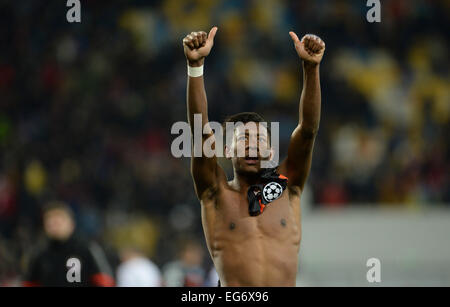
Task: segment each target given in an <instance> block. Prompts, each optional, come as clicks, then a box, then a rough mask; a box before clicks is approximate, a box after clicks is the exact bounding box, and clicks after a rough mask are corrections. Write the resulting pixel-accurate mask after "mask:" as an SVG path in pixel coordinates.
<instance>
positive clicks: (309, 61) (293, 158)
mask: <svg viewBox="0 0 450 307" xmlns="http://www.w3.org/2000/svg"><path fill="white" fill-rule="evenodd" d="M289 35H290V36H291V38H292V40H293V41H294V45H295V50H296V51H297V54H298V56H299V57H300V58H301V59H302V60H303V90H302V94H301V98H300V106H299V118H298V126H297V128H296V129H295V130H294V132H293V133H292V136H291V141H290V144H289V149H288V157H287V159H286V161H285V162H283V164H282V165H281V168H282V171H284V172H286V174H287V176H288V178H289V186H291V187H297V188H300V190H302V189H303V186H304V184H305V181H306V178H307V177H308V174H309V171H310V168H311V159H312V151H313V146H314V140H315V137H316V134H317V131H318V129H319V121H320V103H321V95H320V76H319V65H320V62H321V60H322V57H323V54H324V52H325V43H324V42H323V41H322V40H321V39H320V38H319V37H317V36H315V35H311V34H308V35H305V36H304V37H303V38H302V40H299V38H298V37H297V35H296V34H295V33H294V32H289Z"/></svg>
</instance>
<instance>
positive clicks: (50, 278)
mask: <svg viewBox="0 0 450 307" xmlns="http://www.w3.org/2000/svg"><path fill="white" fill-rule="evenodd" d="M43 223H44V230H45V234H46V236H47V238H48V240H47V244H46V246H45V247H43V248H42V249H40V250H38V251H37V252H36V254H35V255H34V256H33V257H32V259H31V260H30V262H29V265H28V270H27V274H26V278H25V281H24V285H25V286H53V287H54V286H75V287H78V286H103V287H104V286H113V285H114V279H113V274H112V271H111V268H110V265H109V263H108V260H107V258H106V256H105V254H104V252H103V251H102V249H101V248H100V246H99V245H97V244H95V243H94V242H87V241H84V240H81V239H80V238H78V237H76V235H75V234H74V231H75V221H74V219H73V216H72V212H71V210H70V208H69V207H68V206H67V205H66V204H64V203H62V202H51V203H49V204H48V205H47V207H46V208H45V210H44V213H43ZM71 258H76V259H78V261H79V264H81V266H78V270H79V271H78V272H77V273H74V274H79V275H80V277H81V278H80V280H79V281H76V282H71V281H69V280H68V277H67V276H68V270H69V267H68V266H70V267H71V266H72V265H68V260H69V259H71Z"/></svg>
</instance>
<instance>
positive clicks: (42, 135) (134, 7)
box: [0, 0, 450, 284]
mask: <svg viewBox="0 0 450 307" xmlns="http://www.w3.org/2000/svg"><path fill="white" fill-rule="evenodd" d="M81 2H82V20H81V23H73V24H70V23H68V22H67V21H66V12H67V10H68V8H67V7H66V6H65V1H7V0H6V1H5V0H0V46H1V47H0V284H1V283H2V282H4V283H6V282H7V281H8V280H14V279H20V278H21V276H22V274H23V272H24V270H25V269H26V266H27V265H26V263H27V255H29V253H30V251H32V250H33V248H35V245H36V244H37V243H38V242H40V240H42V231H41V229H42V222H41V208H42V206H43V205H44V203H45V202H46V201H48V200H63V201H65V202H67V203H68V204H69V205H70V206H71V208H72V210H73V211H74V213H75V216H76V221H77V229H78V232H80V233H81V234H82V235H84V236H86V237H88V238H91V239H94V240H97V241H99V242H101V243H102V244H103V245H104V246H106V250H111V252H110V253H111V255H112V256H111V259H113V260H111V262H112V263H113V265H114V267H117V264H118V263H119V262H120V260H119V257H118V256H115V254H117V251H119V250H120V249H121V248H124V247H125V246H129V245H130V244H132V245H134V246H137V247H139V249H140V250H142V251H143V252H144V254H145V255H146V257H149V258H150V259H152V260H153V261H154V262H155V263H156V264H157V265H158V266H159V267H163V266H164V265H165V264H166V263H168V262H170V261H172V260H174V259H175V258H176V257H177V254H178V253H177V252H178V251H179V250H180V245H179V244H180V243H179V242H182V241H183V240H185V239H191V238H195V239H196V240H198V241H199V242H202V243H201V244H202V248H203V250H204V252H205V253H204V254H203V260H202V266H203V267H204V269H205V271H206V272H207V271H208V270H209V268H211V265H212V263H211V261H210V260H209V257H208V255H207V253H206V247H205V244H204V243H203V242H204V240H203V233H202V228H201V220H200V207H199V204H198V201H197V199H196V197H195V194H194V189H193V185H192V181H191V178H190V173H189V159H175V158H173V157H172V155H171V153H170V144H171V141H172V140H173V139H174V138H175V136H173V135H171V134H170V128H171V126H172V125H173V124H174V123H175V122H177V121H185V120H186V106H185V90H186V62H185V59H184V55H183V51H182V43H181V39H182V38H183V37H184V35H186V34H187V33H189V32H191V31H196V30H205V31H208V30H209V29H210V27H212V26H213V25H217V26H218V27H219V32H218V34H217V36H216V42H215V46H214V48H213V51H212V52H211V55H210V56H209V57H208V59H207V60H206V64H205V80H206V87H207V94H208V98H209V115H210V119H211V120H215V121H222V120H223V119H224V118H225V117H226V116H227V115H230V114H232V113H237V112H241V111H255V112H259V113H261V114H262V115H263V116H264V117H265V118H267V119H268V120H269V121H278V122H280V133H281V135H280V145H281V153H280V157H283V156H284V153H285V152H286V145H287V142H288V140H289V136H290V133H291V132H292V130H293V128H294V127H295V125H296V119H297V110H298V101H299V98H300V91H301V79H302V78H301V64H300V61H299V59H298V57H297V56H296V54H295V51H294V48H293V45H292V42H291V41H290V38H289V35H288V31H289V30H294V31H296V32H297V33H298V34H299V36H300V35H303V34H306V33H314V34H317V35H319V36H320V37H321V38H323V40H324V41H325V42H326V45H327V50H326V54H325V57H324V61H323V64H322V67H321V81H322V119H321V128H320V132H319V136H318V139H317V141H316V145H315V152H314V158H313V166H312V171H311V175H310V177H309V180H308V186H309V189H310V190H311V191H312V196H313V203H314V205H315V206H334V207H336V206H344V205H348V204H350V205H351V204H352V203H354V204H355V205H356V204H361V203H372V204H380V206H381V204H383V205H390V204H391V205H397V206H414V205H417V204H419V203H429V204H431V205H432V204H437V203H447V204H448V203H450V188H449V175H448V174H449V173H450V172H449V171H450V164H449V161H450V159H449V149H448V143H449V142H448V140H449V139H448V134H447V133H448V131H449V117H450V90H449V88H450V87H449V85H450V84H449V83H450V78H449V57H448V15H449V11H450V5H449V2H448V1H438V0H436V1H425V0H423V1H419V0H410V1H406V0H399V1H382V17H381V23H379V24H370V23H368V22H367V21H366V12H367V10H368V8H367V7H366V5H365V4H366V1H317V0H315V1H313V0H308V1H288V0H284V1H275V0H265V1H256V0H253V1H223V0H187V1H179V0H165V1H142V0H141V1H138V0H135V1H119V0H113V1H108V2H105V1H94V0H90V1H81ZM446 135H447V136H446ZM225 167H226V168H227V170H228V171H229V167H230V166H229V165H226V166H225ZM185 234H189V235H188V236H185ZM185 237H188V238H185Z"/></svg>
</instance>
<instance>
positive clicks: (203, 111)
mask: <svg viewBox="0 0 450 307" xmlns="http://www.w3.org/2000/svg"><path fill="white" fill-rule="evenodd" d="M216 32H217V28H216V27H214V28H212V29H211V31H210V32H209V34H206V32H203V31H199V32H192V33H191V34H189V35H187V36H186V37H185V38H184V39H183V47H184V54H185V56H186V60H187V64H188V81H187V109H188V121H189V124H190V126H191V131H192V135H194V131H193V129H194V115H195V114H200V115H201V117H202V127H203V126H204V125H205V124H207V123H208V103H207V99H206V91H205V85H204V81H203V64H204V61H205V57H207V56H208V55H209V53H210V51H211V48H212V46H213V44H214V36H215V35H216ZM209 136H210V135H203V141H205V140H206V139H207V138H208V137H209ZM202 143H203V142H202ZM202 148H203V144H202ZM192 153H193V157H192V160H191V172H192V177H193V179H194V184H195V191H196V193H197V196H198V197H199V198H200V199H201V198H202V195H203V193H204V192H205V191H206V190H207V189H208V188H213V187H214V185H215V184H216V182H217V180H216V178H217V173H218V165H217V159H216V157H215V156H214V157H212V158H207V157H205V155H204V154H202V156H201V157H194V151H193V152H192Z"/></svg>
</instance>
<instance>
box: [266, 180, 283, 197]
mask: <svg viewBox="0 0 450 307" xmlns="http://www.w3.org/2000/svg"><path fill="white" fill-rule="evenodd" d="M282 193H283V188H282V187H281V185H280V184H279V183H277V182H270V183H268V184H266V185H265V186H264V188H263V193H262V195H263V197H264V199H265V200H266V201H267V202H272V201H274V200H275V199H277V198H279V197H280V196H281V194H282Z"/></svg>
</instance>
